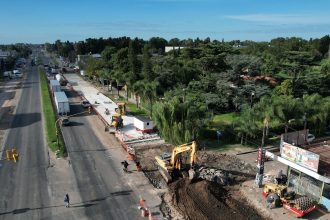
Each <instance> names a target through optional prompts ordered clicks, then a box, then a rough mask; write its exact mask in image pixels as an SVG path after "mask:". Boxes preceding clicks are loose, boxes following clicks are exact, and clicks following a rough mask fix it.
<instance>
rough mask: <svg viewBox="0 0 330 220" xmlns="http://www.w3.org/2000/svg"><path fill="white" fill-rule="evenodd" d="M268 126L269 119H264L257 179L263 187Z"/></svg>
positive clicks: (257, 183) (257, 182) (259, 185)
mask: <svg viewBox="0 0 330 220" xmlns="http://www.w3.org/2000/svg"><path fill="white" fill-rule="evenodd" d="M267 127H268V120H267V119H266V118H265V119H264V126H263V129H262V140H261V145H260V147H259V150H258V159H257V175H256V179H255V183H256V185H257V186H258V187H259V188H261V187H262V181H263V176H264V164H265V150H264V145H265V136H266V128H267Z"/></svg>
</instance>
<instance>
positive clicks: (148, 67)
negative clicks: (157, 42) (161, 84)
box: [142, 44, 155, 81]
mask: <svg viewBox="0 0 330 220" xmlns="http://www.w3.org/2000/svg"><path fill="white" fill-rule="evenodd" d="M142 73H143V76H144V79H145V80H147V81H152V80H154V79H155V75H154V72H153V70H152V63H151V56H150V47H149V45H148V44H146V45H144V48H143V67H142Z"/></svg>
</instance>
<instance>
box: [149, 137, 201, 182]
mask: <svg viewBox="0 0 330 220" xmlns="http://www.w3.org/2000/svg"><path fill="white" fill-rule="evenodd" d="M196 151H197V144H196V142H195V141H193V142H191V143H187V144H183V145H179V146H177V147H175V148H174V149H173V150H172V153H171V154H170V153H163V154H162V155H161V156H156V157H155V159H156V163H157V166H158V169H159V171H160V173H161V174H162V176H163V177H164V179H165V180H166V182H167V183H169V182H171V181H172V179H173V178H175V177H177V176H180V175H182V176H186V175H187V173H188V172H187V171H189V177H190V179H193V176H194V174H195V173H194V171H193V166H194V164H195V162H196ZM183 154H188V157H190V161H189V164H187V163H183V159H184V158H183V157H184V156H183Z"/></svg>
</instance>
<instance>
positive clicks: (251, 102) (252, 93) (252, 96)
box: [250, 92, 254, 108]
mask: <svg viewBox="0 0 330 220" xmlns="http://www.w3.org/2000/svg"><path fill="white" fill-rule="evenodd" d="M253 98H254V92H251V97H250V99H251V100H250V106H251V108H252V106H253Z"/></svg>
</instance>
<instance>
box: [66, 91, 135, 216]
mask: <svg viewBox="0 0 330 220" xmlns="http://www.w3.org/2000/svg"><path fill="white" fill-rule="evenodd" d="M66 93H67V95H68V98H69V99H70V101H71V102H74V101H76V100H77V98H75V97H76V93H75V92H72V91H67V92H66ZM83 111H86V109H83V108H82V107H81V106H80V105H79V104H76V105H71V114H75V113H79V112H83ZM87 117H95V118H96V116H86V115H78V116H76V117H71V118H70V120H71V126H67V127H63V129H62V130H63V136H64V139H65V142H66V146H67V149H68V152H69V155H70V160H71V164H72V168H73V171H74V175H75V178H76V182H77V187H78V191H79V194H80V196H81V199H82V200H83V201H85V203H84V205H85V214H86V216H87V217H88V219H97V220H100V219H120V220H124V219H127V220H128V219H139V218H140V217H139V215H138V214H139V212H138V210H137V201H138V195H135V193H134V192H133V191H132V190H131V189H130V188H129V186H128V185H127V184H126V182H125V180H124V179H123V178H121V177H122V176H123V172H122V171H121V170H120V169H118V166H119V167H120V164H119V165H118V164H114V162H113V161H112V160H111V158H110V157H111V156H110V155H109V154H107V150H106V147H105V146H103V145H102V143H101V142H100V141H99V139H98V138H97V137H96V135H95V134H94V131H93V130H92V129H91V126H90V125H89V123H90V122H89V121H88V120H87ZM96 120H98V119H97V118H96ZM117 146H119V147H120V145H119V144H118V143H117ZM109 156H110V157H109Z"/></svg>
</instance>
